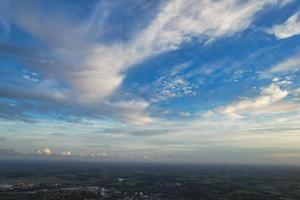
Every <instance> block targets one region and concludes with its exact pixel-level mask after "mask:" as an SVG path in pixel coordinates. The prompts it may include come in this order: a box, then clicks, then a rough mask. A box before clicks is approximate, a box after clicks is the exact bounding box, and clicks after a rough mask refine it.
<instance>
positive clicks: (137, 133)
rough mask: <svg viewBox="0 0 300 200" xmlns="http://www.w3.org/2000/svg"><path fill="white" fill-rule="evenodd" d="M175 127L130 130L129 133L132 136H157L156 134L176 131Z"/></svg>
mask: <svg viewBox="0 0 300 200" xmlns="http://www.w3.org/2000/svg"><path fill="white" fill-rule="evenodd" d="M175 131H176V130H173V129H163V130H161V129H154V130H135V131H131V132H129V135H132V136H156V135H164V134H168V133H171V132H175Z"/></svg>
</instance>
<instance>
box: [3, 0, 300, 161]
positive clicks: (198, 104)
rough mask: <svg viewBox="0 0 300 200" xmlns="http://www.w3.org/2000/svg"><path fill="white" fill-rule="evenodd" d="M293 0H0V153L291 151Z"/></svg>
mask: <svg viewBox="0 0 300 200" xmlns="http://www.w3.org/2000/svg"><path fill="white" fill-rule="evenodd" d="M287 5H288V6H287ZM299 5H300V4H299V2H298V1H292V0H284V1H281V0H264V1H261V0H245V1H241V0H218V1H216V0H189V1H187V0H168V1H163V0H159V1H154V0H140V1H135V0H127V1H110V0H99V1H92V2H86V1H75V2H73V1H72V2H68V1H63V2H58V1H36V0H28V1H26V2H25V1H16V0H11V1H8V0H7V1H6V0H4V1H0V63H1V66H0V127H1V128H0V143H1V148H2V150H0V153H1V151H2V156H4V155H13V154H16V155H23V154H22V153H18V152H28V154H26V155H34V156H36V157H39V158H41V159H48V158H49V159H50V158H53V159H54V158H56V157H57V158H59V159H73V158H78V159H84V157H88V159H93V160H101V159H102V160H109V161H120V160H122V161H123V160H126V161H129V160H130V161H136V160H142V161H149V162H150V161H151V162H152V161H155V162H157V161H158V162H160V161H168V162H178V161H179V162H228V163H230V162H241V163H245V162H254V163H260V162H261V163H263V162H269V163H272V162H276V161H274V160H276V158H278V157H282V158H283V157H289V155H294V154H295V155H296V154H297V152H299V151H300V149H299V144H300V141H299V135H298V133H299V130H300V124H299V121H300V92H299V83H300V76H299V69H300V59H299V58H300V54H299V45H298V44H299V42H300V34H299V33H300V32H299V15H300V14H299ZM278 13H280V14H278ZM266 27H270V28H268V30H266ZM266 32H267V33H268V34H266ZM274 36H275V37H276V38H275V37H274ZM43 147H51V149H49V148H43ZM11 149H16V151H14V150H11ZM34 149H38V150H36V151H35V150H34ZM52 149H53V150H52ZM71 150H72V151H71ZM37 154H38V155H47V156H44V157H42V156H38V155H37ZM49 155H51V156H49ZM246 158H249V159H248V160H247V159H246ZM292 158H293V156H290V157H289V159H290V160H292ZM290 160H289V161H290Z"/></svg>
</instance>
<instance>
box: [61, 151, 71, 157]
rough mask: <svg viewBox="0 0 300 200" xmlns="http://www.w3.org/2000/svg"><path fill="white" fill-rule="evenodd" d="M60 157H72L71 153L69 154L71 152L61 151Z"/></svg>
mask: <svg viewBox="0 0 300 200" xmlns="http://www.w3.org/2000/svg"><path fill="white" fill-rule="evenodd" d="M61 155H63V156H71V155H72V152H71V151H63V152H62V153H61Z"/></svg>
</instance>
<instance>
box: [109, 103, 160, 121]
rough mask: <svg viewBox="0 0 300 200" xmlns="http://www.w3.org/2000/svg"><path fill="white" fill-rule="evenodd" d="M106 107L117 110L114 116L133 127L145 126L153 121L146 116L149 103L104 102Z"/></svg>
mask: <svg viewBox="0 0 300 200" xmlns="http://www.w3.org/2000/svg"><path fill="white" fill-rule="evenodd" d="M106 105H108V106H110V107H113V108H114V109H116V110H117V112H118V113H117V114H116V115H115V116H118V117H120V118H121V119H124V120H126V121H129V122H131V123H133V124H135V125H145V124H149V123H152V122H154V121H155V119H154V118H152V117H151V116H149V114H147V112H146V111H147V108H148V107H149V103H148V102H146V101H144V100H129V101H117V102H106Z"/></svg>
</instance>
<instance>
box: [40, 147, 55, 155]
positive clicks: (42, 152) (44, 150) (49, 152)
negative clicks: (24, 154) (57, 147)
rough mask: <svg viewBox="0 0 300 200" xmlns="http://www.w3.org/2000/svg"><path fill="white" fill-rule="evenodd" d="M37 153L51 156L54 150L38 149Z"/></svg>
mask: <svg viewBox="0 0 300 200" xmlns="http://www.w3.org/2000/svg"><path fill="white" fill-rule="evenodd" d="M36 153H37V154H40V155H46V156H50V155H51V154H52V150H51V149H49V148H44V149H40V150H39V149H38V150H36Z"/></svg>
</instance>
